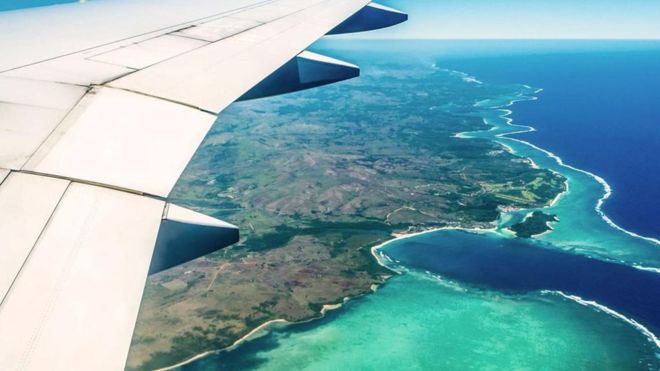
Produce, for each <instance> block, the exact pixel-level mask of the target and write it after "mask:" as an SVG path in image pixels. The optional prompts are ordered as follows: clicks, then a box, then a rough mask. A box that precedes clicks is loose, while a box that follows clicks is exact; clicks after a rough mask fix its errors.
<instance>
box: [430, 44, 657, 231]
mask: <svg viewBox="0 0 660 371" xmlns="http://www.w3.org/2000/svg"><path fill="white" fill-rule="evenodd" d="M446 45H448V47H447V56H446V57H443V56H442V52H441V51H439V53H440V56H439V58H438V62H437V63H438V65H439V66H441V67H446V68H450V69H455V70H459V71H463V72H466V73H468V74H471V75H474V76H476V77H477V78H478V79H480V80H483V81H487V82H494V83H524V84H527V85H531V86H533V87H538V88H542V89H543V91H542V92H541V93H539V94H538V97H539V100H538V101H528V102H519V103H517V104H516V105H515V107H514V109H513V115H512V117H513V119H514V122H515V123H517V124H524V125H530V126H532V127H534V128H536V129H537V131H536V132H533V133H525V134H521V135H518V136H517V137H518V138H520V139H524V140H526V141H529V142H532V143H534V144H535V145H537V146H539V147H541V148H544V149H547V150H549V151H551V152H553V153H555V154H557V155H558V156H560V157H561V158H562V159H563V160H564V162H566V163H567V164H569V165H572V166H575V167H577V168H580V169H583V170H587V171H590V172H592V173H594V174H596V175H599V176H601V177H603V178H604V179H605V180H606V181H607V182H608V183H609V184H610V186H611V187H612V189H613V194H612V196H611V197H610V199H608V200H607V202H606V203H605V205H604V207H603V211H605V213H606V214H607V215H608V216H609V217H610V218H611V219H612V220H613V221H614V222H615V223H616V224H618V225H620V226H621V227H623V228H625V229H627V230H630V231H632V232H635V233H638V234H640V235H644V236H649V237H654V238H659V237H660V42H631V41H600V42H585V41H571V42H567V41H564V42H552V41H541V42H525V41H507V42H501V41H500V42H483V43H481V44H480V42H467V43H465V42H464V43H463V44H462V46H460V47H459V46H458V45H457V44H456V45H455V44H453V43H451V42H449V43H446ZM480 45H481V47H480ZM461 48H463V50H467V49H472V50H473V52H471V53H465V52H463V53H458V52H457V51H458V50H460V49H461Z"/></svg>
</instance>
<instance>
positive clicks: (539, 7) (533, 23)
mask: <svg viewBox="0 0 660 371" xmlns="http://www.w3.org/2000/svg"><path fill="white" fill-rule="evenodd" d="M74 1H78V0H0V10H9V9H12V8H20V7H28V6H38V5H44V4H48V3H57V2H74ZM102 1H112V0H102ZM135 1H140V0H135ZM218 1H232V0H218ZM376 1H377V2H379V3H381V4H384V5H388V6H391V7H394V8H397V9H400V10H403V11H405V12H407V13H408V14H409V15H410V20H409V21H408V22H406V23H405V24H403V25H399V26H397V27H394V28H391V29H387V30H379V31H373V32H367V33H360V34H356V35H354V36H348V37H350V38H384V39H392V38H404V39H660V0H376Z"/></svg>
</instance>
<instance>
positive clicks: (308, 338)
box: [184, 272, 660, 370]
mask: <svg viewBox="0 0 660 371" xmlns="http://www.w3.org/2000/svg"><path fill="white" fill-rule="evenodd" d="M340 312H341V313H336V314H331V315H329V316H328V317H327V318H326V319H324V320H322V321H320V322H318V323H314V324H303V325H297V326H292V327H289V328H288V329H286V330H280V331H274V332H272V333H270V334H269V335H267V336H266V337H263V338H261V339H257V340H255V341H253V342H252V343H248V344H246V345H244V346H242V347H240V348H239V349H238V350H236V351H234V352H230V353H225V354H222V355H219V356H212V357H207V358H205V359H203V360H201V361H199V362H196V363H195V364H193V365H190V366H188V367H185V368H184V369H185V370H216V369H218V370H241V369H258V370H338V369H350V370H382V369H388V370H434V369H435V370H437V369H444V370H465V369H473V370H513V369H516V370H606V369H607V370H634V369H640V370H643V369H658V367H660V363H658V359H657V358H656V357H655V356H654V353H653V352H654V349H653V345H652V344H650V343H649V342H648V341H646V339H645V338H644V337H643V336H641V335H640V334H639V333H638V332H637V331H635V330H634V329H633V328H631V327H630V326H628V325H627V324H626V323H624V322H621V321H617V320H609V319H608V318H607V317H604V315H603V314H602V313H599V312H596V311H592V310H588V309H586V308H584V307H582V306H580V305H579V304H577V303H574V302H572V301H569V300H566V299H563V298H561V297H556V296H552V295H547V296H544V295H532V296H505V295H499V294H493V293H490V292H483V291H472V290H465V289H462V288H460V287H459V286H455V285H452V284H448V283H446V282H444V281H442V280H440V279H438V278H434V277H432V276H430V275H428V274H425V273H419V272H409V273H407V274H405V275H403V276H399V277H396V278H394V279H392V280H391V281H390V282H388V283H387V284H386V285H385V286H384V287H383V288H381V289H380V290H379V291H378V292H377V293H376V294H374V295H370V296H367V297H364V298H361V299H358V300H356V301H355V302H351V303H349V304H348V305H346V306H345V308H343V309H342V310H341V311H340ZM604 319H605V320H604Z"/></svg>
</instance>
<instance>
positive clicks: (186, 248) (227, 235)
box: [149, 219, 239, 274]
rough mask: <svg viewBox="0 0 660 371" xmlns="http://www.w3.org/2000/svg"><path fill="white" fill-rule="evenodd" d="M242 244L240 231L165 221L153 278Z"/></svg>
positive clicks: (159, 233)
mask: <svg viewBox="0 0 660 371" xmlns="http://www.w3.org/2000/svg"><path fill="white" fill-rule="evenodd" d="M238 240H239V231H238V228H236V227H233V226H226V227H225V226H216V225H204V224H195V223H188V222H182V221H173V220H165V219H164V220H163V221H162V222H161V225H160V230H159V231H158V239H157V240H156V248H155V249H154V253H153V257H152V259H151V266H150V267H149V274H154V273H158V272H160V271H163V270H165V269H168V268H171V267H174V266H176V265H179V264H183V263H185V262H187V261H190V260H193V259H197V258H199V257H201V256H204V255H207V254H210V253H212V252H214V251H217V250H219V249H221V248H223V247H227V246H229V245H232V244H234V243H236V242H238Z"/></svg>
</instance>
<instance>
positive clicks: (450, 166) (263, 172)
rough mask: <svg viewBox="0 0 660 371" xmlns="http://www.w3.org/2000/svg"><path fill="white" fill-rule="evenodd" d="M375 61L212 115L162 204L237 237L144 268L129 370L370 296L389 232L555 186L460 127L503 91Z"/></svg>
mask: <svg viewBox="0 0 660 371" xmlns="http://www.w3.org/2000/svg"><path fill="white" fill-rule="evenodd" d="M360 57H361V58H368V59H369V60H372V58H371V56H368V55H361V56H360V55H357V56H356V58H360ZM375 60H378V59H377V58H376V59H375ZM381 63H383V65H380V66H379V65H377V62H373V61H372V62H371V64H372V65H371V66H369V68H372V69H373V71H370V70H366V71H365V73H364V75H363V77H361V78H359V79H356V80H353V81H349V82H347V83H344V84H339V85H333V86H329V87H325V88H322V89H315V90H310V91H306V92H302V93H298V94H292V95H287V96H281V97H275V98H270V99H264V100H257V101H250V102H244V103H241V104H236V105H234V106H232V107H231V108H230V109H228V110H227V111H225V112H223V113H222V115H220V119H219V122H218V124H217V125H216V126H215V127H214V128H213V129H212V131H211V133H210V134H209V136H208V137H207V138H206V140H205V143H204V144H203V146H202V147H201V148H200V150H199V151H198V153H197V154H196V156H195V158H194V159H193V161H192V162H191V164H190V165H189V167H188V169H187V170H186V172H185V174H184V175H183V177H182V178H181V180H180V182H179V184H178V186H177V188H176V190H175V191H174V194H173V199H174V201H175V202H176V203H177V204H181V205H185V206H188V207H191V208H196V209H198V210H200V211H201V212H204V213H207V214H209V215H213V216H217V217H221V218H222V219H223V220H227V221H229V222H232V223H234V224H236V225H239V226H240V227H241V233H242V239H241V242H240V243H239V244H237V245H235V246H232V247H230V248H227V249H225V250H223V251H219V252H217V253H215V254H211V255H209V256H206V257H203V258H200V259H197V260H195V261H192V262H190V263H187V264H185V265H182V266H179V267H175V268H173V269H170V270H167V271H164V272H161V273H159V274H157V275H154V276H151V277H150V278H149V280H148V282H147V286H146V289H145V293H144V297H143V302H142V307H141V312H140V315H139V318H138V322H137V325H136V328H135V333H134V338H133V342H132V346H131V351H130V354H129V359H128V362H127V369H130V370H141V369H156V368H162V367H167V366H172V365H175V364H179V363H181V362H184V361H186V360H189V359H191V358H192V357H195V356H198V355H200V354H204V353H206V352H210V351H215V350H219V349H223V348H227V347H230V346H232V345H233V344H235V343H236V342H237V341H239V340H240V339H242V338H243V337H245V336H246V335H248V334H250V333H251V332H252V331H253V330H254V329H256V328H258V327H260V326H262V325H264V324H265V323H268V322H271V321H275V320H284V321H287V322H300V321H307V320H310V319H314V318H318V317H319V316H322V309H323V308H324V306H325V305H327V304H336V303H342V302H343V301H344V299H345V298H350V297H357V296H361V295H364V294H367V293H370V292H372V289H373V287H374V285H379V284H381V283H383V282H384V281H385V280H386V279H388V278H389V277H391V276H392V275H393V274H394V272H392V271H391V270H389V269H388V268H386V267H384V266H382V265H380V264H379V263H378V262H377V260H376V259H375V258H374V257H373V256H372V255H371V251H370V248H371V247H372V246H375V245H378V244H380V243H382V242H384V241H387V240H390V239H392V238H393V234H394V233H411V232H415V231H422V230H428V229H435V228H442V227H461V228H492V227H493V224H492V223H493V222H494V221H495V220H497V218H498V217H499V215H500V212H501V210H505V209H506V210H512V209H527V208H540V207H544V206H547V205H549V204H550V203H551V202H552V200H553V199H555V198H556V196H557V195H558V194H560V193H562V192H564V191H565V178H564V177H563V176H561V175H559V174H557V173H556V172H552V171H549V170H545V169H539V168H537V167H536V166H534V164H533V163H532V162H531V161H529V160H528V159H525V158H522V157H518V156H516V155H513V154H511V153H510V152H509V151H508V150H507V148H505V147H504V146H502V145H500V144H497V143H494V142H492V141H490V140H486V139H471V138H459V137H457V136H456V134H457V133H460V132H466V131H473V130H480V129H483V128H484V122H483V118H482V117H481V116H480V115H479V110H478V109H476V108H475V107H474V105H475V103H476V102H479V101H483V100H484V99H489V98H491V97H496V96H501V95H502V94H505V93H507V92H511V91H515V89H510V88H509V89H510V90H509V89H505V88H503V87H501V86H490V85H487V84H481V83H479V82H475V81H474V79H469V78H467V77H466V76H465V75H462V74H460V73H456V72H452V71H446V70H440V69H437V68H435V67H429V68H419V64H417V65H414V66H412V67H411V66H407V65H406V64H405V63H402V62H400V61H397V62H396V63H391V64H388V63H386V62H381ZM365 65H367V63H366V62H365V63H364V64H363V66H365ZM383 68H384V69H386V70H387V71H388V73H385V74H383V73H378V70H379V69H383ZM365 69H366V68H365ZM477 84H479V85H477Z"/></svg>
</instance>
